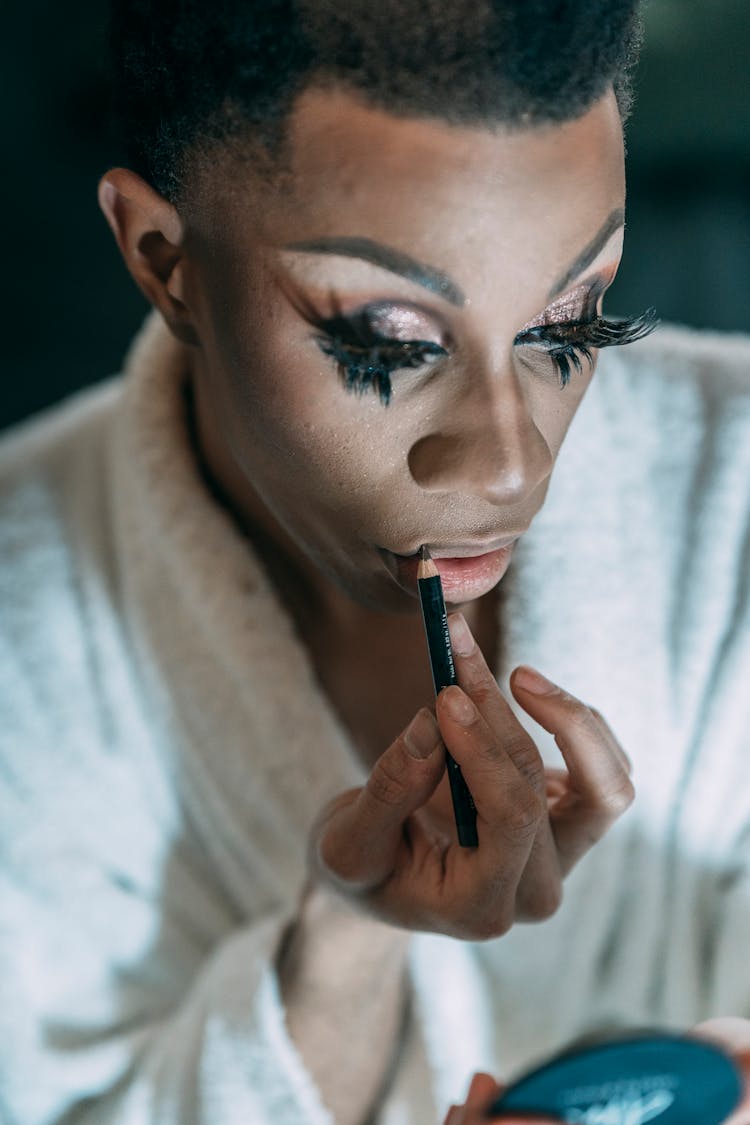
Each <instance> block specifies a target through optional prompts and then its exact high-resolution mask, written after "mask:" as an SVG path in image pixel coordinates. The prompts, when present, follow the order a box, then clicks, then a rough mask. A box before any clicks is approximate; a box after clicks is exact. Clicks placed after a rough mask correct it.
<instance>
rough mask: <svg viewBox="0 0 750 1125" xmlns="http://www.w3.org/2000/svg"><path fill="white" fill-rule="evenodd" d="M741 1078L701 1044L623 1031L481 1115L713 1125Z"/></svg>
mask: <svg viewBox="0 0 750 1125" xmlns="http://www.w3.org/2000/svg"><path fill="white" fill-rule="evenodd" d="M741 1096H742V1078H741V1075H740V1073H739V1070H738V1069H737V1067H736V1066H735V1064H734V1063H733V1062H732V1060H731V1058H730V1057H729V1056H728V1055H727V1054H725V1053H724V1051H722V1050H721V1049H720V1048H719V1047H716V1046H714V1045H713V1044H712V1043H708V1042H706V1041H705V1040H702V1039H694V1038H689V1037H687V1036H682V1035H672V1034H669V1033H660V1032H648V1033H645V1034H643V1033H641V1034H637V1035H636V1034H631V1035H627V1036H623V1037H620V1038H617V1039H614V1040H613V1039H609V1040H607V1041H606V1042H602V1043H597V1044H595V1045H593V1046H588V1047H585V1048H582V1049H573V1050H568V1051H565V1052H564V1053H563V1054H561V1055H558V1056H556V1057H555V1058H553V1059H551V1060H550V1061H549V1062H547V1063H545V1064H544V1065H543V1066H540V1067H539V1068H538V1069H536V1070H534V1071H531V1072H530V1073H528V1074H526V1075H524V1076H523V1077H522V1078H520V1079H518V1081H516V1082H514V1083H513V1085H512V1086H509V1087H508V1089H507V1090H506V1091H505V1093H504V1094H502V1096H501V1097H500V1098H498V1099H497V1101H495V1103H494V1104H493V1105H492V1106H491V1107H490V1110H489V1113H488V1116H500V1115H502V1114H503V1113H508V1112H510V1111H512V1112H513V1114H514V1115H515V1116H518V1117H523V1116H524V1115H527V1114H528V1115H529V1116H533V1115H534V1114H539V1115H544V1114H548V1115H552V1116H554V1117H557V1118H559V1119H560V1121H565V1122H571V1123H575V1125H646V1123H647V1122H648V1123H649V1125H651V1123H652V1122H653V1125H721V1123H722V1122H723V1121H724V1120H725V1119H726V1118H727V1117H729V1115H730V1114H731V1113H732V1111H733V1110H734V1109H736V1108H737V1105H738V1104H739V1101H740V1098H741Z"/></svg>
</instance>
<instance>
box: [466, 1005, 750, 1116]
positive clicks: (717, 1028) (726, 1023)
mask: <svg viewBox="0 0 750 1125" xmlns="http://www.w3.org/2000/svg"><path fill="white" fill-rule="evenodd" d="M691 1034H693V1035H695V1036H696V1037H697V1038H701V1039H709V1040H711V1041H712V1042H714V1043H716V1044H717V1045H718V1046H719V1047H722V1048H723V1049H724V1050H725V1051H727V1052H728V1053H729V1054H730V1055H732V1056H733V1057H734V1060H735V1062H736V1063H737V1065H738V1066H739V1067H740V1070H741V1071H742V1074H743V1077H744V1081H745V1093H744V1096H743V1098H742V1101H741V1103H740V1105H739V1106H738V1107H737V1109H736V1110H735V1112H734V1113H733V1114H732V1116H731V1117H729V1118H727V1120H726V1121H724V1122H723V1123H722V1125H750V1020H743V1019H735V1018H725V1019H714V1020H707V1021H706V1022H705V1023H701V1024H698V1025H697V1027H695V1028H693V1031H692V1033H691ZM502 1092H503V1088H502V1086H498V1084H497V1082H495V1080H494V1078H492V1077H491V1076H490V1075H489V1074H475V1075H474V1078H473V1079H472V1082H471V1085H470V1087H469V1093H468V1095H467V1098H466V1102H465V1103H464V1105H462V1106H453V1107H452V1108H451V1110H450V1112H449V1113H448V1116H447V1117H446V1119H445V1125H489V1123H490V1122H493V1121H494V1122H498V1123H500V1122H502V1123H503V1125H537V1123H538V1125H543V1123H544V1125H546V1123H547V1122H553V1121H559V1119H558V1118H554V1117H529V1116H524V1117H523V1118H520V1117H512V1116H507V1115H499V1116H497V1117H487V1116H486V1112H487V1107H488V1106H489V1105H491V1104H492V1102H494V1101H495V1099H496V1098H498V1097H499V1096H500V1094H502Z"/></svg>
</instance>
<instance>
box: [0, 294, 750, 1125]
mask: <svg viewBox="0 0 750 1125" xmlns="http://www.w3.org/2000/svg"><path fill="white" fill-rule="evenodd" d="M184 366H185V365H184V354H183V353H182V351H181V350H180V348H179V346H178V345H176V344H175V342H174V341H173V340H172V338H171V337H170V335H169V334H168V333H167V331H166V329H165V327H164V325H163V323H162V322H161V321H160V319H159V318H158V317H157V316H155V315H152V316H151V317H150V319H149V321H148V322H147V324H146V326H145V328H144V331H143V332H142V334H141V336H140V337H139V339H138V340H137V342H136V345H135V346H134V349H133V351H132V353H131V356H130V357H129V360H128V364H127V370H126V373H125V376H124V377H117V378H115V379H111V380H109V381H108V382H107V383H104V384H101V385H99V386H97V387H95V388H93V389H91V390H88V391H85V392H83V393H82V394H79V395H76V396H74V397H73V398H71V399H70V400H68V401H67V402H66V403H65V404H63V405H62V406H60V407H58V408H55V409H53V410H51V411H48V412H46V413H45V414H44V415H42V416H40V417H38V418H35V419H32V420H31V421H30V422H29V423H26V424H24V425H23V426H21V427H18V428H17V429H16V430H15V431H13V432H11V433H9V434H8V435H6V436H5V438H4V439H3V441H2V442H0V557H1V558H2V570H1V572H0V584H1V591H2V618H1V620H0V1120H2V1121H3V1122H4V1123H5V1122H9V1123H12V1125H41V1123H43V1122H52V1121H59V1120H62V1119H63V1116H64V1114H65V1112H66V1111H72V1110H74V1109H75V1110H76V1111H77V1114H78V1115H77V1116H75V1120H76V1121H85V1122H99V1121H101V1122H115V1123H117V1125H126V1123H127V1125H151V1123H156V1122H159V1123H160V1125H194V1123H195V1125H198V1123H199V1125H234V1123H237V1125H248V1123H258V1125H264V1123H269V1125H270V1123H274V1125H328V1123H330V1121H331V1117H330V1114H329V1113H328V1111H327V1110H326V1108H325V1106H324V1104H323V1100H322V1098H321V1096H320V1094H319V1092H318V1091H317V1090H316V1089H315V1087H314V1084H313V1082H312V1079H311V1078H310V1076H309V1074H308V1073H307V1071H306V1068H305V1065H304V1063H303V1061H302V1059H301V1057H300V1056H299V1054H298V1053H297V1051H296V1049H295V1047H294V1045H293V1043H292V1042H291V1040H290V1038H289V1036H288V1033H287V1030H286V1022H285V1012H284V1010H283V1007H282V1005H281V1003H280V997H279V987H278V981H277V978H276V975H275V972H274V968H273V965H274V958H275V955H276V952H277V949H278V944H279V940H280V936H281V934H282V932H283V930H284V927H285V926H286V925H288V923H289V920H290V919H292V918H293V917H294V914H295V911H296V909H297V903H298V897H299V893H300V889H301V887H302V884H303V881H304V878H305V867H304V857H305V838H306V834H307V830H308V827H309V825H310V822H311V820H312V818H313V817H314V816H315V814H316V813H317V812H318V810H319V809H320V807H321V806H322V804H323V803H324V802H325V801H326V800H327V799H328V798H329V797H330V796H332V795H333V794H335V793H336V792H338V791H340V790H342V789H343V788H346V787H349V786H351V785H353V784H358V783H359V782H360V781H361V779H362V770H361V767H360V766H359V765H358V764H357V761H356V759H355V757H354V755H353V751H352V748H351V746H350V743H349V741H348V739H347V734H346V731H345V730H344V729H343V727H342V725H341V723H340V721H339V720H338V718H337V716H336V714H335V713H334V712H333V709H332V707H331V706H330V704H329V703H328V701H327V700H326V698H325V697H324V696H323V694H322V693H321V691H320V688H319V686H318V684H317V681H316V678H315V675H314V672H313V671H312V668H311V665H310V663H309V660H308V656H307V654H306V652H305V650H304V649H303V647H302V646H301V644H300V642H299V641H298V639H297V638H296V635H295V632H294V628H293V626H292V624H291V621H290V619H289V618H288V616H287V615H286V613H285V611H284V609H283V608H282V606H281V605H280V603H279V601H278V600H277V598H276V596H275V594H274V592H273V589H272V588H271V585H270V583H269V580H268V578H267V576H266V574H265V573H264V572H263V570H262V569H261V567H260V565H259V563H258V560H257V559H256V557H255V555H254V553H253V550H252V545H251V544H250V543H249V542H248V541H247V539H246V538H245V537H244V536H243V535H242V533H241V532H240V531H239V529H238V528H237V526H236V524H235V522H234V521H233V519H232V518H231V517H230V515H229V514H228V513H227V512H225V511H224V510H223V509H222V508H221V507H219V506H218V505H217V503H216V501H215V500H214V499H213V498H212V496H211V494H210V493H209V492H208V490H207V489H206V487H205V485H204V483H203V481H202V479H201V477H200V475H199V473H198V469H197V466H196V461H195V457H194V453H193V449H192V447H191V444H190V441H189V437H188V432H187V428H186V415H185V408H184V397H183V394H182V388H183V384H184ZM561 393H564V392H561ZM749 584H750V339H748V338H745V337H741V336H736V337H731V336H720V335H716V334H710V333H696V332H691V331H688V330H685V329H678V328H662V329H661V330H659V331H657V333H656V334H655V335H654V336H652V337H650V338H648V339H646V340H645V341H642V342H640V343H638V344H635V345H631V346H629V347H627V348H623V349H610V350H608V351H604V352H602V353H601V356H600V363H599V369H598V371H597V374H596V376H595V378H594V381H593V383H592V385H591V388H590V390H589V392H588V394H587V396H586V398H585V400H584V403H583V405H582V407H581V409H580V411H579V413H578V415H577V416H576V418H575V420H574V422H573V425H572V427H571V430H570V433H569V435H568V438H567V439H566V443H565V445H564V447H563V451H562V453H561V455H560V458H559V462H558V465H557V468H556V470H555V474H554V477H553V483H552V486H551V489H550V492H549V495H548V499H547V503H546V505H545V507H544V509H543V510H542V512H541V513H540V514H539V516H538V517H537V519H536V520H535V522H534V524H533V525H532V528H531V529H530V531H529V532H528V533H527V534H526V536H525V537H524V538H523V539H522V540H521V541H520V542H519V543H518V545H517V547H516V553H515V556H514V560H513V563H512V566H511V569H510V571H509V572H508V574H507V576H506V578H505V579H504V580H503V586H504V598H503V608H502V623H501V624H502V631H503V638H504V643H503V653H502V658H501V666H500V667H499V668H498V669H497V673H498V677H499V680H500V683H501V684H502V685H507V677H508V674H509V672H510V669H511V668H512V667H514V666H515V665H516V664H517V663H520V662H528V663H530V664H532V665H535V666H537V667H539V668H540V669H541V670H542V671H544V672H546V673H547V674H549V675H550V676H551V677H552V678H553V679H554V680H556V681H558V682H560V683H562V684H564V685H565V686H566V687H567V688H569V689H570V690H571V691H572V692H574V693H575V694H577V695H579V696H580V697H581V698H583V699H584V700H586V701H588V702H590V703H592V704H593V705H595V706H596V707H597V708H598V709H599V710H601V711H602V712H603V713H604V714H605V715H606V717H607V719H608V720H609V722H610V724H611V725H612V727H613V729H614V730H615V732H616V734H617V735H618V737H619V739H620V741H621V742H622V744H623V746H624V747H625V749H626V750H627V752H628V754H629V755H630V757H631V759H632V761H633V765H634V780H635V785H636V789H637V794H638V795H637V800H636V803H635V805H634V806H633V807H632V809H631V810H630V811H629V812H628V813H627V814H626V815H625V817H624V818H623V819H622V820H621V821H620V822H619V823H618V825H617V826H616V827H615V828H614V830H613V831H612V832H611V833H610V835H609V836H608V837H607V838H606V839H605V840H604V841H602V842H601V843H600V844H599V845H598V846H597V847H596V848H595V849H594V850H593V852H592V853H590V855H589V856H587V857H586V859H585V860H584V861H582V862H581V864H580V865H579V867H578V868H577V869H576V870H575V871H574V873H573V874H572V875H571V877H570V878H569V879H568V881H567V883H566V891H565V900H564V903H563V905H562V907H561V909H560V911H559V913H558V914H557V915H556V916H555V917H554V918H553V919H551V920H550V921H548V922H545V923H543V924H541V925H536V926H521V925H519V926H516V927H515V929H514V930H513V931H511V933H510V934H508V935H507V936H506V937H504V938H502V939H499V940H497V941H492V942H489V943H486V944H483V945H470V944H462V943H459V942H454V941H452V940H449V939H446V938H442V937H437V936H433V935H416V936H414V937H413V938H412V940H411V947H410V981H411V988H412V991H413V1003H412V1005H411V1016H410V1023H409V1026H408V1028H407V1031H406V1035H405V1040H404V1043H403V1047H402V1050H401V1052H400V1056H399V1064H398V1066H397V1068H396V1071H395V1074H394V1077H393V1082H392V1084H391V1087H390V1091H389V1093H388V1094H387V1096H386V1100H385V1102H384V1104H383V1106H381V1107H380V1110H379V1111H378V1112H377V1113H376V1115H375V1117H374V1119H373V1120H376V1121H377V1122H379V1123H381V1122H382V1123H386V1122H388V1123H389V1125H397V1123H406V1122H409V1123H411V1125H422V1123H425V1125H427V1123H432V1122H435V1121H437V1120H439V1119H440V1118H441V1116H442V1113H443V1112H444V1110H445V1107H446V1105H447V1103H448V1102H449V1101H450V1100H458V1099H460V1098H461V1096H462V1095H463V1093H464V1091H465V1083H466V1080H467V1078H468V1076H469V1075H470V1074H471V1072H473V1071H474V1070H475V1069H477V1068H479V1067H483V1068H488V1069H490V1070H492V1071H494V1072H495V1073H496V1074H499V1075H502V1076H505V1077H508V1076H512V1075H513V1074H514V1073H516V1072H518V1070H519V1069H521V1068H523V1067H524V1066H526V1065H528V1064H529V1063H530V1062H533V1061H534V1060H536V1059H538V1058H539V1057H540V1056H543V1055H545V1054H546V1053H548V1052H550V1051H552V1050H554V1049H556V1048H558V1047H560V1046H561V1045H562V1044H564V1043H565V1042H566V1041H568V1040H569V1039H571V1038H572V1037H574V1036H577V1035H579V1034H582V1033H584V1032H585V1031H587V1030H592V1029H596V1028H601V1027H603V1026H606V1027H614V1026H622V1025H640V1026H642V1025H645V1024H649V1025H652V1024H657V1025H661V1026H668V1027H675V1028H677V1027H683V1026H686V1025H689V1024H691V1023H693V1022H694V1021H695V1020H697V1019H699V1018H705V1017H708V1016H710V1015H718V1014H738V1015H744V1016H750V869H749V859H750V593H749ZM517 711H518V712H520V709H517ZM520 714H521V717H522V713H520ZM523 721H524V723H525V725H526V726H527V727H528V728H529V729H530V730H532V731H533V734H534V737H535V739H536V740H537V744H538V745H539V746H540V747H541V748H542V750H543V752H544V754H545V756H546V757H547V758H548V760H549V761H550V762H553V761H555V762H556V761H557V760H558V759H557V751H556V749H555V747H554V743H553V741H552V739H551V738H550V736H548V735H547V734H546V733H545V732H544V731H542V730H540V729H539V728H537V727H535V726H534V724H533V723H532V722H531V720H529V719H528V718H523ZM394 733H395V732H394ZM331 988H332V989H335V988H336V981H335V979H332V981H331ZM320 1050H322V1051H335V1052H338V1055H339V1057H340V1059H341V1065H342V1068H345V1067H346V1059H347V1044H346V1043H345V1042H340V1041H339V1037H338V1036H337V1029H336V1027H330V1028H329V1031H328V1037H327V1038H326V1037H325V1036H323V1037H322V1039H321V1044H320Z"/></svg>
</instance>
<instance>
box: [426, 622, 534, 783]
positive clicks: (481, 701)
mask: <svg viewBox="0 0 750 1125" xmlns="http://www.w3.org/2000/svg"><path fill="white" fill-rule="evenodd" d="M448 629H449V630H450V635H451V646H452V648H453V656H454V659H455V664H456V673H457V676H458V682H459V684H460V686H461V687H462V688H463V690H464V691H465V692H466V694H467V695H469V696H471V699H472V701H473V702H474V704H475V705H476V707H477V709H478V710H479V713H480V714H481V715H482V717H483V718H484V720H485V722H486V723H487V725H488V726H489V727H490V728H491V729H492V730H493V731H495V733H496V735H497V736H498V739H499V741H500V742H501V743H502V746H503V748H504V749H505V751H506V753H507V754H508V756H509V757H510V759H511V761H512V762H513V764H514V765H515V767H516V769H517V770H518V771H519V773H521V774H522V775H523V776H524V777H525V778H526V779H527V781H528V782H529V784H530V785H532V786H533V788H534V789H536V790H537V792H539V793H543V792H544V763H543V762H542V758H541V755H540V754H539V751H538V750H537V748H536V746H535V744H534V741H533V739H532V738H531V736H530V735H529V733H528V731H526V730H525V729H524V727H523V726H521V724H520V723H519V721H518V719H517V718H516V716H515V715H514V713H513V710H512V708H511V706H510V704H509V703H508V701H507V699H506V698H505V696H504V695H503V693H502V691H501V690H500V687H499V685H498V682H497V680H496V679H495V676H494V675H493V673H492V671H491V670H490V669H489V667H488V666H487V662H486V660H485V659H484V655H483V654H482V650H481V648H480V647H479V645H478V644H477V643H476V641H475V640H474V637H473V636H472V633H471V630H470V629H469V626H468V625H467V623H466V619H465V618H464V616H463V614H461V613H451V614H450V616H449V617H448Z"/></svg>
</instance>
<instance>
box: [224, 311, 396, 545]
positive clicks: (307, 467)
mask: <svg viewBox="0 0 750 1125" xmlns="http://www.w3.org/2000/svg"><path fill="white" fill-rule="evenodd" d="M270 327H273V331H271V330H270ZM299 335H300V334H299V330H297V338H296V339H295V338H294V336H293V334H292V332H291V331H289V330H288V329H287V330H284V326H283V325H277V326H269V323H268V322H267V321H266V322H265V323H264V324H263V325H260V324H259V325H257V326H256V327H253V328H248V329H246V330H245V331H243V332H242V333H236V334H234V335H233V337H232V338H227V337H224V341H225V342H224V343H223V344H222V348H221V352H220V354H219V355H218V356H217V362H218V367H219V369H220V370H221V371H222V372H223V373H224V374H223V376H222V381H223V383H224V385H225V390H224V393H223V395H222V397H223V398H224V400H225V401H229V402H230V403H231V404H232V406H231V409H230V411H229V412H228V416H227V417H226V419H225V423H226V429H225V433H226V434H227V438H228V440H229V442H230V445H231V449H232V453H233V456H234V458H235V460H236V461H237V462H238V463H239V464H240V466H241V468H242V470H243V472H244V473H245V475H246V476H247V477H248V478H249V480H250V481H252V482H253V483H254V484H256V486H258V487H260V488H261V489H262V491H263V492H264V494H265V496H266V498H267V499H268V500H269V501H272V500H273V499H275V501H276V503H277V504H280V505H283V506H285V507H287V508H289V507H294V508H295V510H298V511H301V513H302V516H303V517H304V515H305V512H306V511H307V512H309V514H310V516H312V514H313V511H314V510H317V511H320V510H321V509H325V510H326V511H332V512H335V514H336V518H337V519H338V520H345V521H346V520H350V521H353V522H356V523H361V522H362V520H363V519H364V520H365V522H368V517H369V515H370V514H372V515H373V516H379V517H382V514H383V513H382V511H379V509H382V508H383V502H384V500H383V498H384V497H385V495H386V491H387V490H386V489H384V488H383V483H384V481H385V480H386V479H388V478H390V477H391V476H392V475H393V474H394V472H396V471H397V463H398V460H399V448H400V447H399V439H398V437H397V436H396V435H394V434H393V433H392V432H391V431H392V429H393V427H392V426H389V425H388V421H389V419H387V418H386V412H385V409H384V407H383V406H381V405H380V403H379V402H378V400H377V398H376V396H375V395H374V394H368V395H366V396H364V397H362V398H360V397H359V396H357V395H354V394H350V393H347V392H346V391H344V389H343V387H342V383H341V379H340V376H339V374H338V372H337V370H336V368H335V365H334V364H333V363H332V362H331V361H330V360H328V359H327V358H326V357H325V356H323V355H322V353H319V351H318V348H317V345H316V344H315V343H314V341H311V340H310V339H309V338H304V339H302V340H300V339H299ZM250 340H252V341H255V340H258V341H261V343H260V346H259V347H257V348H256V347H254V346H252V345H251V344H250ZM363 509H364V510H365V511H364V513H363Z"/></svg>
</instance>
